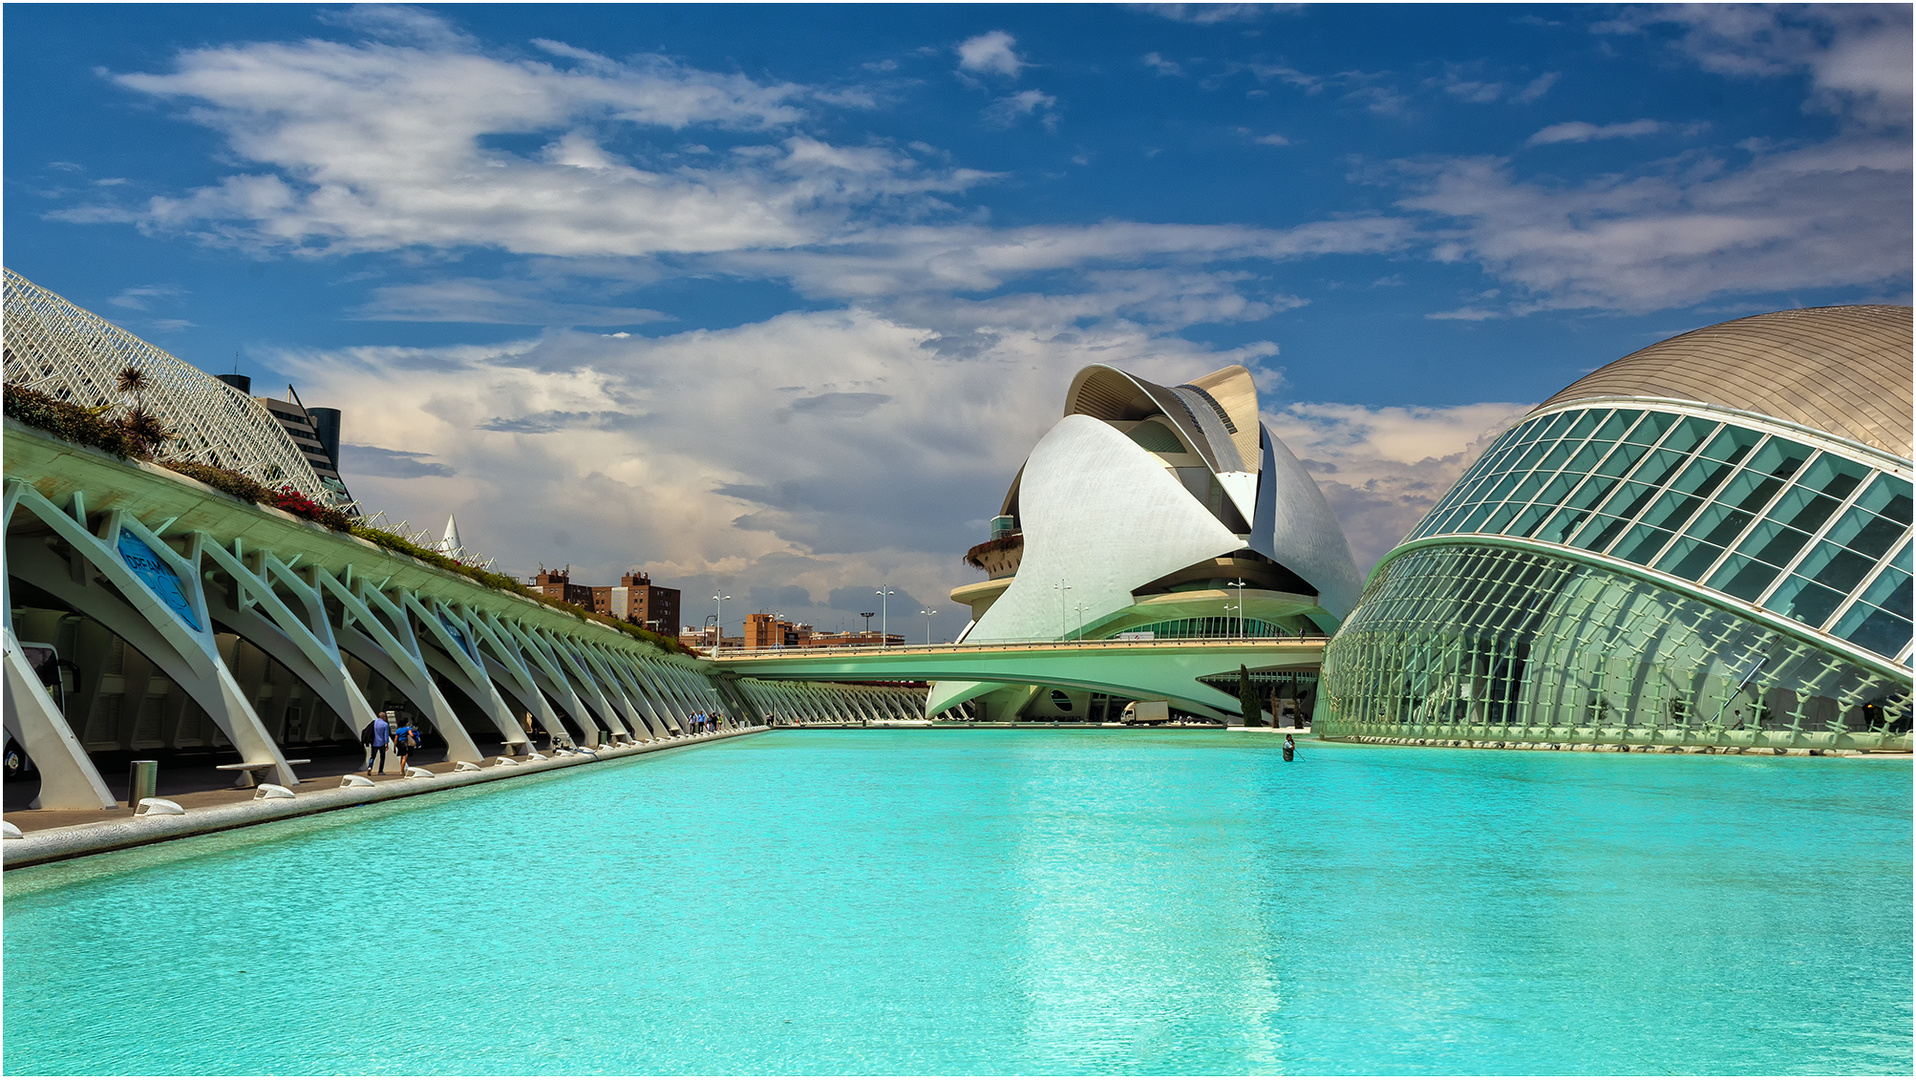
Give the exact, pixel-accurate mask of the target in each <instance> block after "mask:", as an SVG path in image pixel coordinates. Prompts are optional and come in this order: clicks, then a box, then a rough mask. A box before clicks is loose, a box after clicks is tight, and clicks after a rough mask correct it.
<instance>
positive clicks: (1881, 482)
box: [1856, 476, 1909, 528]
mask: <svg viewBox="0 0 1916 1080" xmlns="http://www.w3.org/2000/svg"><path fill="white" fill-rule="evenodd" d="M1856 505H1858V506H1862V507H1866V508H1868V509H1870V510H1874V511H1876V512H1877V513H1878V514H1881V515H1882V516H1883V517H1886V518H1888V519H1890V520H1891V521H1894V522H1896V523H1897V524H1898V525H1901V526H1903V527H1904V528H1908V527H1909V482H1908V481H1906V480H1898V479H1897V478H1895V477H1894V476H1879V477H1877V478H1876V482H1875V483H1873V484H1871V485H1870V486H1869V490H1868V491H1865V492H1863V495H1862V497H1861V498H1859V499H1857V500H1856Z"/></svg>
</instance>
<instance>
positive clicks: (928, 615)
mask: <svg viewBox="0 0 1916 1080" xmlns="http://www.w3.org/2000/svg"><path fill="white" fill-rule="evenodd" d="M918 614H920V615H923V616H924V617H925V644H927V645H929V644H931V617H932V616H933V615H936V614H938V609H937V608H935V607H928V608H925V609H923V610H921V611H920V612H919V613H918Z"/></svg>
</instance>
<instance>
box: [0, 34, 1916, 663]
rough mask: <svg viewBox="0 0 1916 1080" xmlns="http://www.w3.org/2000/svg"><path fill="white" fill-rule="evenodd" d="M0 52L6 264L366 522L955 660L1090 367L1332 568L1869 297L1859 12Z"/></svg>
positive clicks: (1874, 94) (1878, 92) (1878, 261)
mask: <svg viewBox="0 0 1916 1080" xmlns="http://www.w3.org/2000/svg"><path fill="white" fill-rule="evenodd" d="M4 20H5V24H4V29H5V37H4V47H5V64H6V68H5V79H6V82H5V90H6V106H5V107H6V150H7V154H6V158H5V180H6V189H5V190H6V201H5V215H6V217H5V238H4V239H5V259H6V264H7V265H8V266H10V267H12V268H13V269H14V270H16V271H18V272H20V273H22V274H24V275H26V276H27V277H28V278H30V279H32V280H34V281H36V282H38V283H40V284H42V285H45V286H47V287H48V288H51V289H53V290H55V291H57V292H60V293H62V294H64V295H66V296H68V297H69V298H71V299H72V300H74V301H75V302H77V303H79V304H81V305H83V306H86V307H89V308H91V309H92V310H95V311H98V312H100V313H102V314H104V315H106V316H108V317H109V318H112V319H114V320H115V321H117V322H119V323H121V324H122V325H124V326H126V327H127V328H128V329H130V330H132V331H134V332H135V333H138V334H140V335H142V336H144V337H146V338H148V339H150V340H152V341H154V342H156V343H157V344H159V345H161V346H162V347H165V348H167V349H169V350H171V351H173V352H175V353H177V354H178V355H180V356H182V357H184V358H185V359H187V360H190V361H192V362H194V363H197V364H199V365H201V366H202V367H205V368H207V369H208V370H213V371H224V370H229V369H230V368H231V367H232V366H233V364H234V363H235V360H236V358H237V363H238V366H239V368H240V369H241V370H243V371H246V372H248V373H250V374H252V375H254V376H255V378H256V385H257V386H258V387H260V388H262V389H267V388H271V387H272V386H274V385H275V384H276V383H283V382H284V381H285V380H287V379H291V380H293V381H294V382H295V383H296V384H297V385H298V387H299V389H300V392H301V395H302V396H303V397H304V398H305V400H306V401H308V403H311V404H322V403H323V404H330V405H335V406H338V407H340V408H343V409H344V410H345V412H346V420H345V436H344V437H345V441H346V442H347V443H348V444H349V447H348V449H347V450H346V451H345V453H344V458H345V460H344V463H343V464H344V472H345V473H346V475H347V479H348V482H349V484H351V486H352V487H353V490H354V493H355V494H356V495H358V496H359V497H360V499H361V501H362V502H363V503H364V504H366V505H367V506H369V507H372V508H384V509H386V510H387V511H388V513H389V514H390V515H391V516H392V517H394V518H406V519H408V520H410V521H412V522H414V523H416V524H419V525H430V526H432V527H434V528H435V530H436V529H437V527H439V526H440V525H443V522H444V519H445V515H446V514H447V513H449V512H457V513H458V514H459V516H460V521H461V528H462V531H463V532H464V534H465V536H466V539H467V540H468V542H469V543H471V544H472V545H473V546H476V547H479V548H482V549H483V550H485V551H486V552H488V553H490V554H492V555H495V556H496V557H498V558H499V560H500V563H501V565H502V566H503V567H504V568H507V569H510V570H514V571H521V572H529V571H530V570H531V569H533V568H535V567H536V566H537V565H539V564H540V563H541V562H544V563H548V564H553V563H567V562H569V563H571V564H573V565H574V566H575V567H577V568H579V569H580V571H581V576H582V577H584V578H588V579H590V580H594V581H605V580H612V579H613V577H614V575H616V574H617V573H619V572H620V571H621V570H623V569H626V568H628V567H640V568H644V569H647V570H650V571H651V572H652V573H653V574H654V577H655V580H658V581H660V582H661V583H665V584H674V585H678V586H681V587H683V588H684V589H685V591H686V613H687V615H688V621H695V620H696V617H697V616H698V615H700V614H701V613H702V612H704V611H708V610H709V607H710V601H709V600H702V599H701V598H702V597H709V596H710V595H711V594H712V593H713V592H714V591H715V590H716V589H719V588H723V589H724V590H725V591H726V592H727V593H729V594H730V595H732V596H734V597H736V598H737V599H735V600H734V601H733V602H732V603H730V604H728V605H727V614H728V617H729V618H731V619H733V620H735V619H736V617H737V616H739V615H742V614H743V613H744V612H745V611H746V610H778V611H781V612H783V613H785V614H787V615H789V616H793V617H796V618H800V619H806V620H810V621H813V622H815V623H817V624H818V625H820V626H823V627H826V628H828V629H829V628H837V627H839V626H841V625H857V624H858V622H859V620H857V619H856V617H855V615H854V614H853V613H855V612H856V611H858V610H861V609H862V608H864V607H865V606H866V605H868V604H869V601H867V600H865V599H864V598H865V597H867V596H870V595H871V593H872V590H873V589H874V588H875V587H876V586H877V584H878V583H879V582H881V581H890V582H892V583H893V584H894V585H895V586H897V587H899V588H900V589H901V590H902V593H901V596H900V597H899V598H898V599H899V606H900V608H901V610H904V609H908V610H909V611H910V612H912V615H913V617H912V618H911V619H909V620H906V622H905V625H907V626H909V625H916V626H919V627H921V628H922V626H923V622H922V621H921V620H919V619H918V618H917V616H916V612H917V611H918V609H919V608H920V607H922V606H927V605H929V606H936V607H938V608H939V609H940V613H939V615H938V616H937V617H936V618H935V619H934V620H933V626H934V632H935V634H936V635H937V636H949V635H950V634H952V633H955V632H956V630H957V629H958V628H959V627H960V626H961V625H962V623H963V616H962V613H961V612H960V611H959V610H958V609H957V608H956V606H955V605H953V604H951V603H950V602H949V601H948V600H947V599H946V598H945V593H946V592H947V591H948V590H949V589H950V588H952V587H953V586H956V585H959V584H963V583H966V582H968V581H970V580H973V579H974V578H975V577H976V574H975V572H973V571H971V570H969V569H968V568H966V567H964V566H963V565H962V564H961V563H960V562H959V557H960V556H961V555H962V553H963V551H964V549H965V548H966V547H968V546H969V545H970V544H972V543H975V542H976V541H977V540H980V539H983V538H984V535H985V534H984V527H985V526H984V523H985V520H986V519H987V518H989V517H990V516H991V514H993V513H995V512H996V510H997V506H998V502H999V500H1000V498H1001V497H1002V495H1003V492H1004V489H1005V487H1006V486H1007V485H1008V484H1009V482H1010V479H1011V477H1012V475H1013V474H1014V473H1015V472H1016V470H1017V467H1018V464H1019V463H1020V462H1021V461H1022V460H1023V457H1024V455H1025V453H1026V452H1027V451H1028V450H1029V449H1030V447H1031V445H1032V443H1033V442H1035V440H1036V439H1037V437H1038V436H1039V435H1040V434H1041V433H1042V432H1043V431H1044V430H1045V429H1047V428H1048V427H1049V426H1050V424H1051V423H1053V422H1054V421H1055V420H1056V418H1057V414H1058V410H1059V408H1060V405H1061V401H1062V398H1063V394H1064V390H1065V387H1066V385H1067V384H1068V383H1069V381H1070V378H1071V376H1072V374H1073V373H1075V372H1076V371H1077V370H1078V369H1079V368H1081V367H1082V366H1084V365H1085V364H1088V363H1094V362H1104V363H1113V364H1116V365H1117V366H1120V367H1124V368H1126V369H1127V370H1132V371H1135V372H1137V373H1139V374H1142V375H1145V376H1147V377H1153V378H1161V379H1169V380H1171V381H1173V382H1179V381H1185V380H1186V379H1188V378H1191V377H1193V376H1195V375H1199V374H1202V373H1203V372H1206V371H1209V370H1212V369H1214V368H1217V367H1220V366H1223V365H1225V364H1229V363H1243V364H1246V365H1247V366H1249V367H1250V368H1251V369H1252V370H1253V371H1254V372H1255V373H1256V374H1257V376H1258V379H1259V384H1260V388H1261V403H1262V406H1263V409H1264V412H1265V416H1266V419H1267V421H1268V422H1269V423H1271V425H1272V427H1273V429H1274V430H1276V431H1277V432H1278V433H1279V434H1280V435H1281V436H1282V437H1283V438H1284V439H1285V440H1286V442H1287V443H1288V444H1289V445H1290V446H1291V447H1292V449H1293V450H1294V451H1295V452H1296V453H1297V454H1298V456H1299V457H1300V458H1302V459H1304V460H1305V461H1306V463H1307V464H1308V465H1309V466H1310V467H1311V468H1312V470H1313V472H1314V473H1315V474H1316V475H1317V476H1318V478H1319V480H1320V483H1322V484H1323V486H1324V487H1325V490H1326V493H1327V495H1328V496H1329V497H1330V499H1331V501H1332V504H1333V507H1334V508H1335V509H1336V510H1337V511H1338V514H1339V516H1340V518H1341V519H1342V520H1343V522H1344V524H1345V528H1346V531H1347V533H1348V534H1349V535H1350V539H1351V544H1352V548H1353V551H1354V553H1355V554H1356V556H1357V558H1358V562H1359V564H1360V566H1368V565H1369V564H1370V563H1372V562H1374V561H1375V559H1376V558H1377V557H1378V556H1380V555H1381V554H1382V553H1383V552H1384V551H1385V550H1387V549H1388V548H1389V547H1390V546H1391V545H1392V544H1393V543H1394V542H1395V541H1396V540H1397V539H1398V538H1399V537H1401V536H1402V535H1403V533H1404V532H1405V531H1406V530H1407V529H1408V528H1409V527H1410V526H1411V525H1412V524H1414V523H1415V521H1416V519H1417V518H1418V516H1420V515H1421V513H1422V512H1423V510H1424V509H1425V508H1427V507H1428V506H1429V505H1430V503H1431V502H1433V501H1434V500H1435V499H1436V498H1437V497H1438V496H1439V495H1441V494H1442V491H1443V490H1444V488H1445V487H1446V486H1447V485H1448V484H1449V482H1450V481H1451V480H1452V479H1454V478H1455V477H1456V475H1458V473H1459V472H1460V471H1461V470H1462V468H1463V467H1464V465H1465V464H1466V463H1467V461H1468V460H1469V458H1470V457H1471V455H1473V454H1474V453H1476V452H1477V451H1478V450H1480V449H1481V448H1482V446H1483V445H1485V443H1486V442H1487V441H1488V439H1489V438H1491V437H1494V435H1495V434H1496V433H1497V431H1499V430H1500V429H1501V428H1502V426H1504V425H1505V424H1507V423H1508V422H1509V420H1510V419H1512V418H1513V417H1514V416H1515V415H1517V414H1519V413H1521V411H1522V410H1523V409H1524V408H1526V407H1528V405H1530V404H1532V403H1534V402H1536V401H1538V400H1541V399H1542V398H1544V397H1546V396H1548V395H1549V394H1551V393H1553V392H1554V391H1556V390H1557V389H1560V388H1561V387H1562V386H1563V385H1565V384H1567V383H1568V382H1570V381H1572V380H1574V379H1575V378H1576V377H1578V376H1579V375H1580V374H1582V373H1583V372H1585V371H1588V370H1590V369H1592V368H1595V367H1597V366H1600V365H1601V364H1603V363H1606V362H1608V361H1610V360H1613V359H1615V358H1617V357H1619V356H1622V355H1624V354H1625V353H1628V352H1630V351H1632V350H1634V349H1636V348H1639V347H1641V346H1643V345H1647V344H1649V343H1651V342H1654V341H1657V340H1660V339H1662V338H1664V337H1667V336H1670V335H1671V334H1675V333H1679V332H1682V331H1684V330H1688V329H1692V328H1695V327H1697V326H1702V325H1707V324H1709V323H1713V322H1718V321H1722V320H1724V319H1728V318H1734V317H1737V316H1740V315H1746V314H1752V313H1755V312H1760V311H1769V310H1775V309H1778V308H1785V307H1797V306H1809V305H1820V304H1836V303H1856V302H1894V303H1908V302H1909V301H1908V297H1909V289H1910V273H1911V241H1910V198H1909V191H1910V183H1911V175H1910V167H1911V166H1910V65H1911V56H1910V52H1911V36H1910V34H1911V32H1910V9H1909V8H1908V7H1906V6H1893V7H1892V6H1881V7H1834V6H1824V7H1815V8H1779V7H1761V8H1758V7H1738V6H1711V7H1699V8H1688V7H1648V8H1646V7H1524V6H1487V7H1460V6H1447V5H1441V6H1419V7H1378V6H1359V5H1347V6H1331V7H1302V8H1293V7H1259V6H1245V5H1226V6H1198V5H1170V6H1138V7H1092V6H1068V7H1060V6H987V5H965V6H912V7H882V6H859V7H805V6H797V5H789V6H783V5H782V6H769V7H744V6H721V5H706V6H689V7H677V6H624V5H581V6H560V5H538V6H510V5H506V6H479V5H474V6H446V7H424V8H415V7H396V6H393V7H363V8H351V7H306V6H296V5H273V6H245V5H221V6H207V7H201V6H185V5H110V6H68V5H44V6H33V5H9V6H8V7H7V8H6V9H5V13H4ZM894 629H896V627H894ZM917 632H922V630H920V631H917Z"/></svg>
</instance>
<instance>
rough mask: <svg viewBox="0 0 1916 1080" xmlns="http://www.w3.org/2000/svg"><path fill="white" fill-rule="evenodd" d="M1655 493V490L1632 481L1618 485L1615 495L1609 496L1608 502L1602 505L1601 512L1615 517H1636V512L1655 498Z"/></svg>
mask: <svg viewBox="0 0 1916 1080" xmlns="http://www.w3.org/2000/svg"><path fill="white" fill-rule="evenodd" d="M1656 492H1657V489H1656V488H1653V487H1651V486H1650V485H1648V484H1639V483H1636V482H1634V481H1626V482H1625V483H1622V484H1618V485H1617V489H1616V493H1615V494H1613V495H1611V496H1610V501H1609V502H1607V503H1605V504H1604V506H1603V512H1604V513H1606V514H1612V515H1615V516H1617V517H1627V518H1628V517H1636V516H1637V511H1639V510H1641V509H1643V507H1644V506H1645V504H1647V503H1648V502H1649V501H1650V500H1651V499H1652V498H1653V497H1655V495H1656Z"/></svg>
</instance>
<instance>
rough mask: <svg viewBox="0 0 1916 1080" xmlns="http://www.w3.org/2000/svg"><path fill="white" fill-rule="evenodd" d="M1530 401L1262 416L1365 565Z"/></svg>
mask: <svg viewBox="0 0 1916 1080" xmlns="http://www.w3.org/2000/svg"><path fill="white" fill-rule="evenodd" d="M1529 409H1530V406H1528V405H1521V404H1515V403H1509V402H1482V403H1478V404H1472V405H1454V406H1446V407H1441V408H1401V407H1397V406H1388V407H1382V408H1373V407H1369V406H1364V405H1342V404H1330V403H1309V402H1299V403H1295V404H1291V405H1287V406H1285V407H1283V408H1281V409H1278V410H1276V411H1273V412H1267V413H1266V414H1265V417H1264V420H1265V422H1266V423H1268V424H1269V425H1270V426H1271V432H1272V433H1273V434H1275V435H1276V436H1277V437H1278V438H1280V439H1282V440H1284V444H1285V445H1286V446H1288V447H1290V449H1291V452H1292V453H1293V454H1296V455H1297V457H1298V459H1299V460H1300V461H1302V462H1303V464H1304V467H1305V468H1306V469H1308V470H1310V473H1311V475H1312V476H1314V477H1315V478H1316V479H1317V482H1318V486H1319V487H1321V488H1322V489H1323V491H1324V497H1325V498H1326V499H1328V500H1329V501H1330V504H1331V509H1332V510H1333V511H1334V512H1336V514H1337V520H1338V522H1339V524H1341V525H1343V527H1344V535H1345V537H1346V538H1347V539H1348V540H1349V541H1350V545H1351V555H1352V556H1353V557H1354V558H1355V559H1356V561H1357V566H1358V569H1359V570H1360V571H1368V570H1369V569H1370V567H1372V566H1373V565H1375V564H1376V563H1377V560H1379V559H1381V558H1383V557H1384V554H1385V553H1386V552H1388V551H1389V550H1390V549H1391V548H1393V547H1395V546H1396V545H1397V543H1398V541H1400V540H1402V539H1403V538H1404V536H1405V534H1407V533H1409V532H1410V530H1411V529H1412V528H1413V527H1415V526H1416V524H1417V522H1418V521H1420V520H1421V519H1422V518H1423V516H1424V514H1425V513H1427V512H1429V510H1430V508H1431V507H1432V506H1435V505H1436V503H1437V500H1438V499H1440V498H1442V497H1443V496H1444V493H1445V492H1447V491H1449V490H1450V488H1451V486H1452V485H1453V484H1455V483H1456V482H1457V478H1458V477H1460V476H1462V475H1463V473H1464V470H1465V469H1466V468H1469V466H1470V463H1471V462H1473V461H1475V460H1476V459H1477V457H1478V455H1480V454H1482V453H1483V452H1484V450H1485V449H1487V448H1488V447H1489V446H1490V444H1491V443H1492V442H1495V441H1496V438H1497V436H1498V435H1500V434H1502V433H1503V431H1504V429H1506V428H1508V427H1509V426H1510V425H1511V424H1513V423H1515V422H1516V420H1517V419H1518V418H1519V417H1521V416H1522V415H1523V414H1524V413H1525V412H1528V411H1529Z"/></svg>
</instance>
